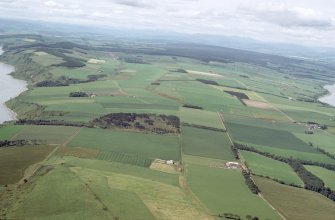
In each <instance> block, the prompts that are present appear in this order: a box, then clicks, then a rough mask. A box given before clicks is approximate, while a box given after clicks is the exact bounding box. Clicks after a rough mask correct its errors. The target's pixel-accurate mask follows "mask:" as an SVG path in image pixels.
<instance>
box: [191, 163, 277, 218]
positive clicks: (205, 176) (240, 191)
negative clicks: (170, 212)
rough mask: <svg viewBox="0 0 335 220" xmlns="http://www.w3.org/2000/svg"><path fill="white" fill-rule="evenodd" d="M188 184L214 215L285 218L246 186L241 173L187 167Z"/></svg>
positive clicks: (238, 171) (192, 166)
mask: <svg viewBox="0 0 335 220" xmlns="http://www.w3.org/2000/svg"><path fill="white" fill-rule="evenodd" d="M187 182H188V184H189V187H190V189H191V190H192V191H193V192H194V193H195V194H196V195H197V196H198V197H199V199H200V200H201V201H202V202H203V203H204V204H205V206H206V207H207V208H208V209H209V210H210V211H211V213H212V214H213V215H218V214H219V213H221V214H223V213H233V214H237V215H240V216H241V217H242V218H245V216H246V215H252V216H257V217H258V218H260V219H272V220H275V219H278V220H279V219H281V218H280V217H279V216H278V215H277V214H276V213H275V212H274V211H273V210H272V209H271V208H270V206H268V205H267V204H266V203H265V202H264V201H263V200H262V199H261V198H260V197H258V196H257V195H255V194H252V193H251V192H250V190H249V188H248V187H247V186H246V185H245V183H244V179H243V176H242V174H241V171H240V170H227V169H222V168H209V167H206V166H199V165H188V166H187Z"/></svg>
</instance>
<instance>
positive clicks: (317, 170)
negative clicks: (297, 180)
mask: <svg viewBox="0 0 335 220" xmlns="http://www.w3.org/2000/svg"><path fill="white" fill-rule="evenodd" d="M304 167H305V168H306V169H307V170H308V171H309V172H311V173H313V174H314V175H315V176H317V177H319V178H320V179H322V181H323V182H324V183H325V186H326V187H329V188H331V189H332V190H335V172H334V171H331V170H327V169H325V168H322V167H317V166H307V165H305V166H304Z"/></svg>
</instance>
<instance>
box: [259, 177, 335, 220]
mask: <svg viewBox="0 0 335 220" xmlns="http://www.w3.org/2000/svg"><path fill="white" fill-rule="evenodd" d="M254 179H255V181H256V183H257V185H258V186H259V187H260V189H261V191H262V194H263V196H264V197H265V199H266V200H268V201H269V203H270V204H271V205H273V206H274V207H275V208H276V209H277V210H278V211H279V212H280V213H281V214H282V215H283V216H285V218H287V219H295V220H315V219H324V220H332V219H334V216H335V204H334V202H332V201H330V200H328V199H327V198H325V197H324V196H322V195H320V194H317V193H315V192H311V191H307V190H305V189H299V188H294V187H290V186H286V185H282V184H279V183H276V182H274V181H271V180H268V179H264V178H260V177H254Z"/></svg>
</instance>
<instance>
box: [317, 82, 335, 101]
mask: <svg viewBox="0 0 335 220" xmlns="http://www.w3.org/2000/svg"><path fill="white" fill-rule="evenodd" d="M324 88H325V89H327V90H328V91H329V92H330V94H328V95H326V96H324V97H322V98H319V101H320V102H323V103H327V104H329V105H331V106H335V84H334V85H327V86H325V87H324Z"/></svg>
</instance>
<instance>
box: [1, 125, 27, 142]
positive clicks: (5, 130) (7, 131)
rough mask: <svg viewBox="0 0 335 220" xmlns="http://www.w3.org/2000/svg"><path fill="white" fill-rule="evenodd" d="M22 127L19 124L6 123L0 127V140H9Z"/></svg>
mask: <svg viewBox="0 0 335 220" xmlns="http://www.w3.org/2000/svg"><path fill="white" fill-rule="evenodd" d="M22 129H23V126H20V125H7V126H4V127H0V140H10V139H11V138H12V137H14V136H15V135H16V134H18V133H19V132H20V131H21V130H22Z"/></svg>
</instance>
